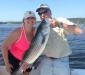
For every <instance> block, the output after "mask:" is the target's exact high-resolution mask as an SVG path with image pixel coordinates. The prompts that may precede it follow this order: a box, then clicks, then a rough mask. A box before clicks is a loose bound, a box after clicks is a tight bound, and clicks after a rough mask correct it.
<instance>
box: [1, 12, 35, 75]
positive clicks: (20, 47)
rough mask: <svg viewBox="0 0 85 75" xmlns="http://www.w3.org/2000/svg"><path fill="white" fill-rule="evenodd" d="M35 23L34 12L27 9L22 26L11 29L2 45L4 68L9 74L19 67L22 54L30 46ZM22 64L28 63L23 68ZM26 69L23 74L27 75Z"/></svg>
mask: <svg viewBox="0 0 85 75" xmlns="http://www.w3.org/2000/svg"><path fill="white" fill-rule="evenodd" d="M35 23H36V17H35V14H34V12H33V11H27V12H26V13H25V15H24V18H23V23H22V26H21V27H19V28H17V29H15V30H14V31H12V32H11V33H10V34H9V36H8V37H7V38H6V39H5V41H4V43H3V45H2V53H3V58H4V62H5V65H6V70H7V71H8V72H10V74H12V73H13V72H14V71H15V70H17V69H18V68H19V65H20V62H21V61H23V54H24V53H25V52H26V51H27V50H28V48H29V47H30V44H31V40H32V38H33V36H34V34H35V31H36V30H35V28H34V25H35ZM24 66H28V64H27V63H26V62H25V63H24V65H23V69H24ZM25 69H26V67H25ZM28 70H29V69H26V70H24V73H23V75H26V74H27V75H28Z"/></svg>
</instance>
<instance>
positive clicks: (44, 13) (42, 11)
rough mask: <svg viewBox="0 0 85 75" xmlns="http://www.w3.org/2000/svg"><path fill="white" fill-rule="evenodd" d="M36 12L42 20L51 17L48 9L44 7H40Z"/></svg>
mask: <svg viewBox="0 0 85 75" xmlns="http://www.w3.org/2000/svg"><path fill="white" fill-rule="evenodd" d="M38 14H39V16H40V19H41V20H44V19H45V18H50V17H51V14H50V12H49V9H45V8H41V9H40V10H39V11H38Z"/></svg>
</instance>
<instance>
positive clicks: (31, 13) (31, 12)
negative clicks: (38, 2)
mask: <svg viewBox="0 0 85 75" xmlns="http://www.w3.org/2000/svg"><path fill="white" fill-rule="evenodd" d="M28 17H34V18H36V16H35V13H34V12H33V11H26V12H25V14H24V19H26V18H28Z"/></svg>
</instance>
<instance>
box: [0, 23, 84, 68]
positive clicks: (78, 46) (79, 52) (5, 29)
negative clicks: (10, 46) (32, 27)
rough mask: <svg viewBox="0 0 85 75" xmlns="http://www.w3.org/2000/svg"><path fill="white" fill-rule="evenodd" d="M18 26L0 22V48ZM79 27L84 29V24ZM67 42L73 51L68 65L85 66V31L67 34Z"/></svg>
mask: <svg viewBox="0 0 85 75" xmlns="http://www.w3.org/2000/svg"><path fill="white" fill-rule="evenodd" d="M17 27H19V25H18V24H0V50H1V44H2V42H3V40H4V39H5V38H6V36H7V35H8V34H9V33H10V32H11V31H12V30H13V29H15V28H17ZM80 27H81V28H82V29H83V30H85V26H84V24H82V25H80ZM67 38H68V42H69V45H70V48H71V50H72V51H73V53H72V55H71V56H70V67H72V68H85V32H84V33H83V34H81V35H73V34H71V35H68V36H67ZM0 65H3V58H2V53H1V51H0Z"/></svg>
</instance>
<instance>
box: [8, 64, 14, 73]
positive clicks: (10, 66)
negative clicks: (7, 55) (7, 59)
mask: <svg viewBox="0 0 85 75" xmlns="http://www.w3.org/2000/svg"><path fill="white" fill-rule="evenodd" d="M12 68H13V66H12V65H11V64H10V63H7V64H6V70H7V72H9V73H11V72H12Z"/></svg>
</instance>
